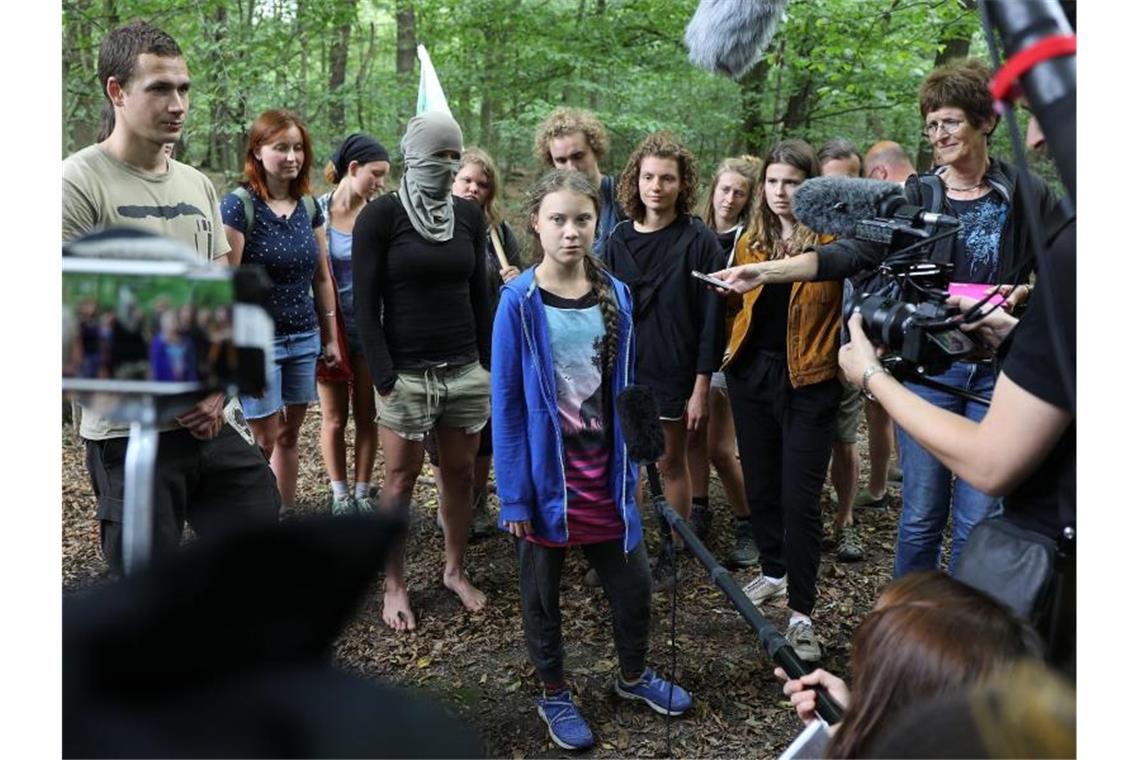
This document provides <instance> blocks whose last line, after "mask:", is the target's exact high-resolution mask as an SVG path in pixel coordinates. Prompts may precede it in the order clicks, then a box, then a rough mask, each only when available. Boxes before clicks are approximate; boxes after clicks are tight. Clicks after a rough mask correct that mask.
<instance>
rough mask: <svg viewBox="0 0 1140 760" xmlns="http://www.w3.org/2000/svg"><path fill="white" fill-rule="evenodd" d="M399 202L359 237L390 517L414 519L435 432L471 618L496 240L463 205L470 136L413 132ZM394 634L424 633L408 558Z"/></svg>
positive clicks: (383, 206)
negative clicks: (476, 469)
mask: <svg viewBox="0 0 1140 760" xmlns="http://www.w3.org/2000/svg"><path fill="white" fill-rule="evenodd" d="M400 149H401V151H402V152H403V163H404V174H403V176H402V177H401V178H400V186H399V190H398V191H397V192H395V193H391V194H389V195H384V196H382V197H380V198H378V199H377V200H375V201H373V202H372V203H369V204H367V205H366V206H365V207H364V209H363V210H362V211H361V212H360V215H359V216H358V217H357V220H356V225H355V227H354V228H353V232H352V271H353V295H354V300H355V306H356V320H357V326H358V328H359V330H360V339H361V343H362V345H363V347H364V356H365V358H366V359H367V361H368V368H369V370H370V371H371V373H372V384H373V386H374V387H375V389H376V394H377V399H376V406H377V422H378V423H379V425H380V438H381V445H382V446H383V448H384V460H385V472H384V491H383V495H382V497H381V499H380V508H381V509H382V510H403V511H407V510H408V508H409V505H410V503H411V499H412V488H413V486H415V483H416V477H417V476H418V475H419V473H420V467H421V465H422V464H423V454H424V449H423V440H424V435H425V434H426V433H427V432H428V431H429V430H433V431H434V432H435V436H436V440H437V441H438V445H439V452H440V460H441V464H442V468H441V469H442V472H441V475H442V486H443V493H442V494H441V499H440V510H441V512H442V515H443V521H442V522H443V529H444V551H445V562H444V570H443V584H444V586H446V587H447V588H448V589H450V590H451V591H452V592H453V593H455V594H456V595H457V596H458V597H459V599H460V601H461V602H462V603H463V606H464V607H465V608H466V609H468V610H470V611H472V612H477V611H479V610H481V609H482V608H483V606H484V604H486V597H485V596H484V595H483V593H482V592H481V591H479V590H478V589H477V588H475V587H474V586H473V585H472V584H471V581H470V580H469V579H468V578H467V575H466V573H465V572H464V569H463V555H464V552H465V550H466V548H467V534H468V527H469V525H470V522H471V500H472V493H471V478H472V467H473V465H474V462H475V452H476V450H477V449H478V447H479V432H480V431H481V430H482V429H483V427H484V426H485V425H486V424H487V419H488V418H489V417H490V414H491V406H490V377H491V376H490V373H489V372H488V369H489V368H490V334H491V320H490V311H489V309H488V305H487V297H488V296H487V288H486V257H485V256H484V255H483V240H484V237H485V235H486V231H485V223H484V220H483V213H482V211H481V210H480V208H479V206H477V205H476V204H474V203H472V202H471V201H468V200H466V199H464V198H457V197H455V196H453V195H452V194H451V186H452V182H453V180H454V179H455V175H456V172H457V171H458V170H459V156H460V154H461V153H462V151H463V133H462V131H461V130H460V128H459V125H458V124H457V123H456V122H455V119H453V118H452V117H451V115H450V114H448V113H443V112H438V111H429V112H426V113H423V114H420V115H418V116H415V117H413V118H412V119H411V121H409V122H408V129H407V132H406V133H405V134H404V137H403V139H402V140H401V141H400ZM381 613H382V616H383V619H384V622H385V623H386V624H387V625H389V626H390V627H391V628H393V629H395V630H397V631H406V630H412V629H414V628H415V626H416V618H415V615H414V613H413V611H412V605H411V601H410V599H409V597H408V589H407V585H406V583H405V580H404V556H403V551H402V550H400V551H395V552H393V556H392V557H390V558H389V560H388V564H387V568H386V571H385V584H384V600H383V607H382V610H381Z"/></svg>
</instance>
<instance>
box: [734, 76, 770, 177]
mask: <svg viewBox="0 0 1140 760" xmlns="http://www.w3.org/2000/svg"><path fill="white" fill-rule="evenodd" d="M767 81H768V61H767V60H762V61H760V63H758V64H756V66H755V68H753V69H752V71H749V72H748V73H747V74H745V75H744V78H743V79H741V80H740V113H741V116H742V117H743V121H742V123H741V125H740V139H741V140H743V145H742V146H740V145H737V146H734V148H733V152H734V153H735V152H737V150H740V149H743V151H744V152H745V153H752V154H754V155H760V154H762V153H763V152H764V148H765V143H766V142H767V139H768V130H767V128H766V127H765V119H764V85H765V83H766V82H767Z"/></svg>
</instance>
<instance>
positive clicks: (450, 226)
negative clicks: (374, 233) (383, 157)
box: [400, 111, 463, 243]
mask: <svg viewBox="0 0 1140 760" xmlns="http://www.w3.org/2000/svg"><path fill="white" fill-rule="evenodd" d="M400 149H401V150H402V151H403V153H404V176H403V177H401V178H400V203H401V204H402V205H403V207H404V210H405V211H407V212H408V218H409V219H411V220H412V226H413V227H415V228H416V232H418V233H420V235H422V236H423V237H425V238H427V239H428V240H435V241H436V242H440V243H443V242H446V241H448V240H451V236H452V235H453V234H454V232H455V206H454V201H453V199H452V198H453V196H452V195H451V185H452V183H453V182H454V181H455V175H456V174H457V173H458V172H459V161H452V160H451V159H447V158H438V157H436V156H435V155H434V154H435V153H439V152H440V151H443V150H453V151H455V152H456V153H462V152H463V132H462V131H461V130H460V129H459V125H458V124H457V123H456V122H455V119H453V118H452V117H451V114H448V113H444V112H443V111H427V112H425V113H422V114H420V115H419V116H414V117H412V119H411V121H409V122H408V131H407V132H405V133H404V139H402V140H400Z"/></svg>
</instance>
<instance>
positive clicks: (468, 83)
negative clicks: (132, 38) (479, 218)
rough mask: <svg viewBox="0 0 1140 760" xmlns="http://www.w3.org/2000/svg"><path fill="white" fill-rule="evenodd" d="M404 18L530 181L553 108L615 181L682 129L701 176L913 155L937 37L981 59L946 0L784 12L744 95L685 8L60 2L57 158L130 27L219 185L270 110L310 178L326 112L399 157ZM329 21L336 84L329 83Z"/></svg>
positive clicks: (230, 175)
mask: <svg viewBox="0 0 1140 760" xmlns="http://www.w3.org/2000/svg"><path fill="white" fill-rule="evenodd" d="M405 6H407V7H412V8H414V12H415V39H416V40H417V41H418V42H420V43H422V44H424V45H425V46H426V47H427V49H428V50H429V52H430V53H431V55H432V58H433V60H434V62H435V65H436V68H437V69H438V71H439V76H440V80H441V82H442V84H443V87H444V91H445V92H446V93H447V95H448V98H449V100H450V103H451V107H452V110H453V112H454V113H455V115H456V118H457V119H459V121H460V123H461V125H462V126H463V128H464V133H465V136H466V139H467V142H468V143H469V144H472V145H480V146H482V147H485V148H487V149H488V150H489V151H490V152H491V153H492V155H494V156H495V157H496V159H497V160H498V162H499V163H500V165H501V168H503V169H504V170H505V171H506V172H507V174H508V176H513V177H519V178H523V177H529V176H531V175H533V174H534V173H535V172H537V171H538V167H537V166H536V164H535V161H534V159H533V157H532V156H531V142H532V139H533V134H534V129H535V127H536V126H537V125H538V123H539V122H540V121H541V120H542V119H543V118H545V116H546V114H547V113H548V112H549V111H550V109H551V108H553V107H555V106H557V105H560V104H570V105H576V106H581V107H586V108H591V109H593V110H595V111H596V112H597V113H598V115H599V116H600V117H601V119H602V121H603V122H604V123H605V124H606V125H607V127H608V128H609V130H610V133H611V138H612V148H611V151H610V154H609V155H608V156H607V157H606V160H605V162H604V165H603V170H605V171H608V172H614V173H616V172H620V170H621V168H622V166H623V164H624V161H625V157H626V156H627V155H628V154H629V153H630V152H631V151H632V149H633V148H634V147H635V146H636V144H637V143H638V142H639V141H640V140H641V139H642V138H643V137H644V136H645V134H646V133H648V132H649V131H652V130H656V129H668V130H672V131H674V132H676V133H677V134H678V135H679V136H680V137H681V138H682V139H683V140H684V141H685V142H686V143H687V144H688V145H689V146H690V147H691V148H692V150H693V151H694V153H695V154H696V155H697V157H698V159H699V161H700V165H701V169H702V174H707V173H708V172H709V171H710V170H711V169H712V168H713V167H714V166H715V165H716V163H718V162H719V160H720V159H721V158H722V157H724V156H726V155H730V154H733V153H739V152H742V151H743V150H745V149H746V147H748V146H750V145H751V146H752V147H753V148H754V149H756V150H763V149H765V148H766V147H769V146H770V145H771V144H773V143H774V142H775V141H777V140H779V139H781V138H783V137H791V136H796V137H802V138H804V139H807V140H808V141H809V142H812V143H814V144H820V143H821V142H823V141H825V140H827V139H830V138H832V137H837V136H844V137H847V138H849V139H851V140H853V141H854V142H855V143H856V144H857V145H860V146H862V147H867V146H869V145H870V144H871V143H872V142H874V141H876V140H879V139H894V140H897V141H898V142H900V143H901V144H902V145H904V146H905V147H907V148H908V149H909V150H910V151H911V152H914V151H915V150H916V148H917V147H918V144H919V139H920V136H919V132H918V127H919V123H920V121H919V117H918V113H917V108H916V102H915V101H916V98H915V93H916V91H917V88H918V85H919V83H920V82H921V80H922V78H923V76H925V75H926V74H927V73H928V72H929V71H930V69H931V67H932V65H933V61H934V58H935V56H936V55H937V54H938V52H939V50H940V49H941V46H942V45H943V44H944V41H945V40H947V39H951V38H954V37H960V38H966V39H969V38H971V37H973V38H975V42H974V45H973V51H974V52H976V53H980V52H981V51H982V50H983V49H984V47H983V46H982V45H981V42H980V35H979V32H978V25H979V24H978V19H977V15H976V13H975V12H973V11H966V10H963V9H962V7H961V6H960V5H959V3H958V2H957V1H956V0H792V2H791V3H790V5H789V7H788V11H787V15H786V18H785V20H784V22H783V23H782V24H781V28H780V30H779V31H778V33H777V35H776V38H775V40H774V42H773V44H772V45H771V47H770V49H769V51H768V54H767V56H766V58H765V60H764V61H763V62H762V63H761V64H760V68H759V69H758V71H757V73H755V74H753V76H752V77H751V79H750V80H749V81H747V82H746V83H744V84H742V83H737V82H734V81H732V80H730V79H727V78H725V77H722V76H714V75H712V74H709V73H707V72H704V71H701V70H699V69H697V68H695V67H694V66H692V65H691V64H690V63H689V61H688V57H687V51H686V50H685V47H684V44H683V37H684V29H685V25H686V24H687V23H688V20H689V18H690V16H691V14H692V12H693V10H694V9H695V7H696V3H695V2H694V1H693V0H689V1H688V2H668V1H666V0H550V1H547V2H543V1H542V0H417V2H414V3H411V2H408V0H351V1H349V0H196V1H195V2H190V1H189V0H173V1H172V0H103V2H96V0H67V1H66V2H65V3H64V6H63V34H64V40H65V44H64V58H65V61H64V64H65V66H64V77H65V79H64V88H65V92H64V114H65V115H64V118H65V124H64V145H63V149H64V153H68V152H71V151H73V150H75V149H77V148H79V147H82V145H83V144H84V143H85V142H89V141H90V140H91V138H92V136H93V133H94V125H95V124H96V123H97V119H98V113H99V107H100V105H101V98H102V96H101V94H100V93H99V90H98V86H97V85H96V83H95V82H94V78H95V77H94V64H95V55H96V53H97V49H98V43H99V39H100V38H101V37H102V35H103V34H104V33H105V32H106V31H107V30H108V29H109V28H112V27H113V26H115V25H117V24H119V23H123V22H125V21H126V20H129V19H131V18H135V17H141V18H146V19H149V20H151V21H152V22H154V23H156V24H158V25H159V26H161V27H163V28H164V29H166V30H167V31H168V32H170V33H171V34H172V35H173V36H174V37H175V38H176V39H177V40H178V41H179V43H180V44H181V45H182V48H183V50H184V52H185V54H186V58H187V62H188V64H189V67H190V71H191V75H192V76H193V77H194V90H193V103H194V105H193V109H192V111H191V118H190V119H189V121H188V126H187V130H186V133H185V137H184V146H183V147H184V149H183V152H182V154H181V155H182V157H183V158H184V159H185V160H186V161H187V162H189V163H191V164H194V165H197V166H200V167H202V168H203V169H206V170H209V171H211V172H212V173H215V174H214V176H217V175H218V174H221V175H222V176H223V177H224V183H226V184H229V183H231V182H232V181H234V180H236V179H237V176H238V173H239V171H240V167H241V156H242V153H243V151H244V147H245V135H246V130H247V129H248V127H249V124H250V123H251V122H252V121H253V119H254V118H255V117H256V116H257V114H258V113H260V112H261V111H263V110H265V109H268V108H276V107H282V106H284V107H289V108H293V109H295V110H297V111H298V112H300V113H301V114H302V116H304V117H305V118H306V120H307V121H308V123H309V125H310V128H311V130H312V133H313V140H314V145H315V147H316V150H317V154H318V155H317V161H316V163H317V165H318V166H319V165H322V164H323V163H324V161H325V159H326V158H327V156H328V155H329V154H330V152H331V150H332V149H333V147H334V146H335V145H336V143H337V142H338V141H339V140H340V139H341V138H342V137H343V136H344V135H343V134H342V133H341V131H340V130H336V129H334V121H335V119H336V118H337V116H336V115H337V113H338V112H339V113H341V114H343V117H342V118H343V124H344V127H343V131H344V132H351V131H357V130H362V131H366V132H370V133H372V134H374V135H375V136H376V137H378V138H379V139H380V140H381V141H382V142H384V143H385V144H387V145H388V146H389V148H390V149H393V151H392V152H393V154H394V155H396V156H397V159H398V150H395V149H396V148H397V147H398V143H399V137H400V134H401V131H402V128H403V122H404V121H405V120H406V118H407V117H408V116H409V115H410V112H411V108H412V104H413V103H414V98H415V87H416V82H417V81H418V79H417V74H418V66H417V68H416V72H413V73H412V74H411V75H407V74H405V75H398V74H397V72H396V58H397V12H398V10H400V9H401V8H403V7H405ZM112 13H113V14H114V17H113V18H112V16H111V14H112ZM342 27H346V28H347V29H348V48H347V65H346V67H345V77H344V83H343V84H341V85H339V86H338V87H337V88H336V89H335V90H330V88H329V81H330V75H331V72H332V67H333V59H334V54H335V50H336V47H337V44H338V42H339V40H340V31H339V30H340V29H341V28H342ZM749 93H750V95H749V97H745V96H746V94H749ZM746 123H749V124H752V125H753V128H752V130H751V131H750V132H749V133H745V131H744V128H743V125H744V124H746ZM1001 139H1002V138H1001V137H999V138H998V140H999V145H1000V140H1001Z"/></svg>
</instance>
